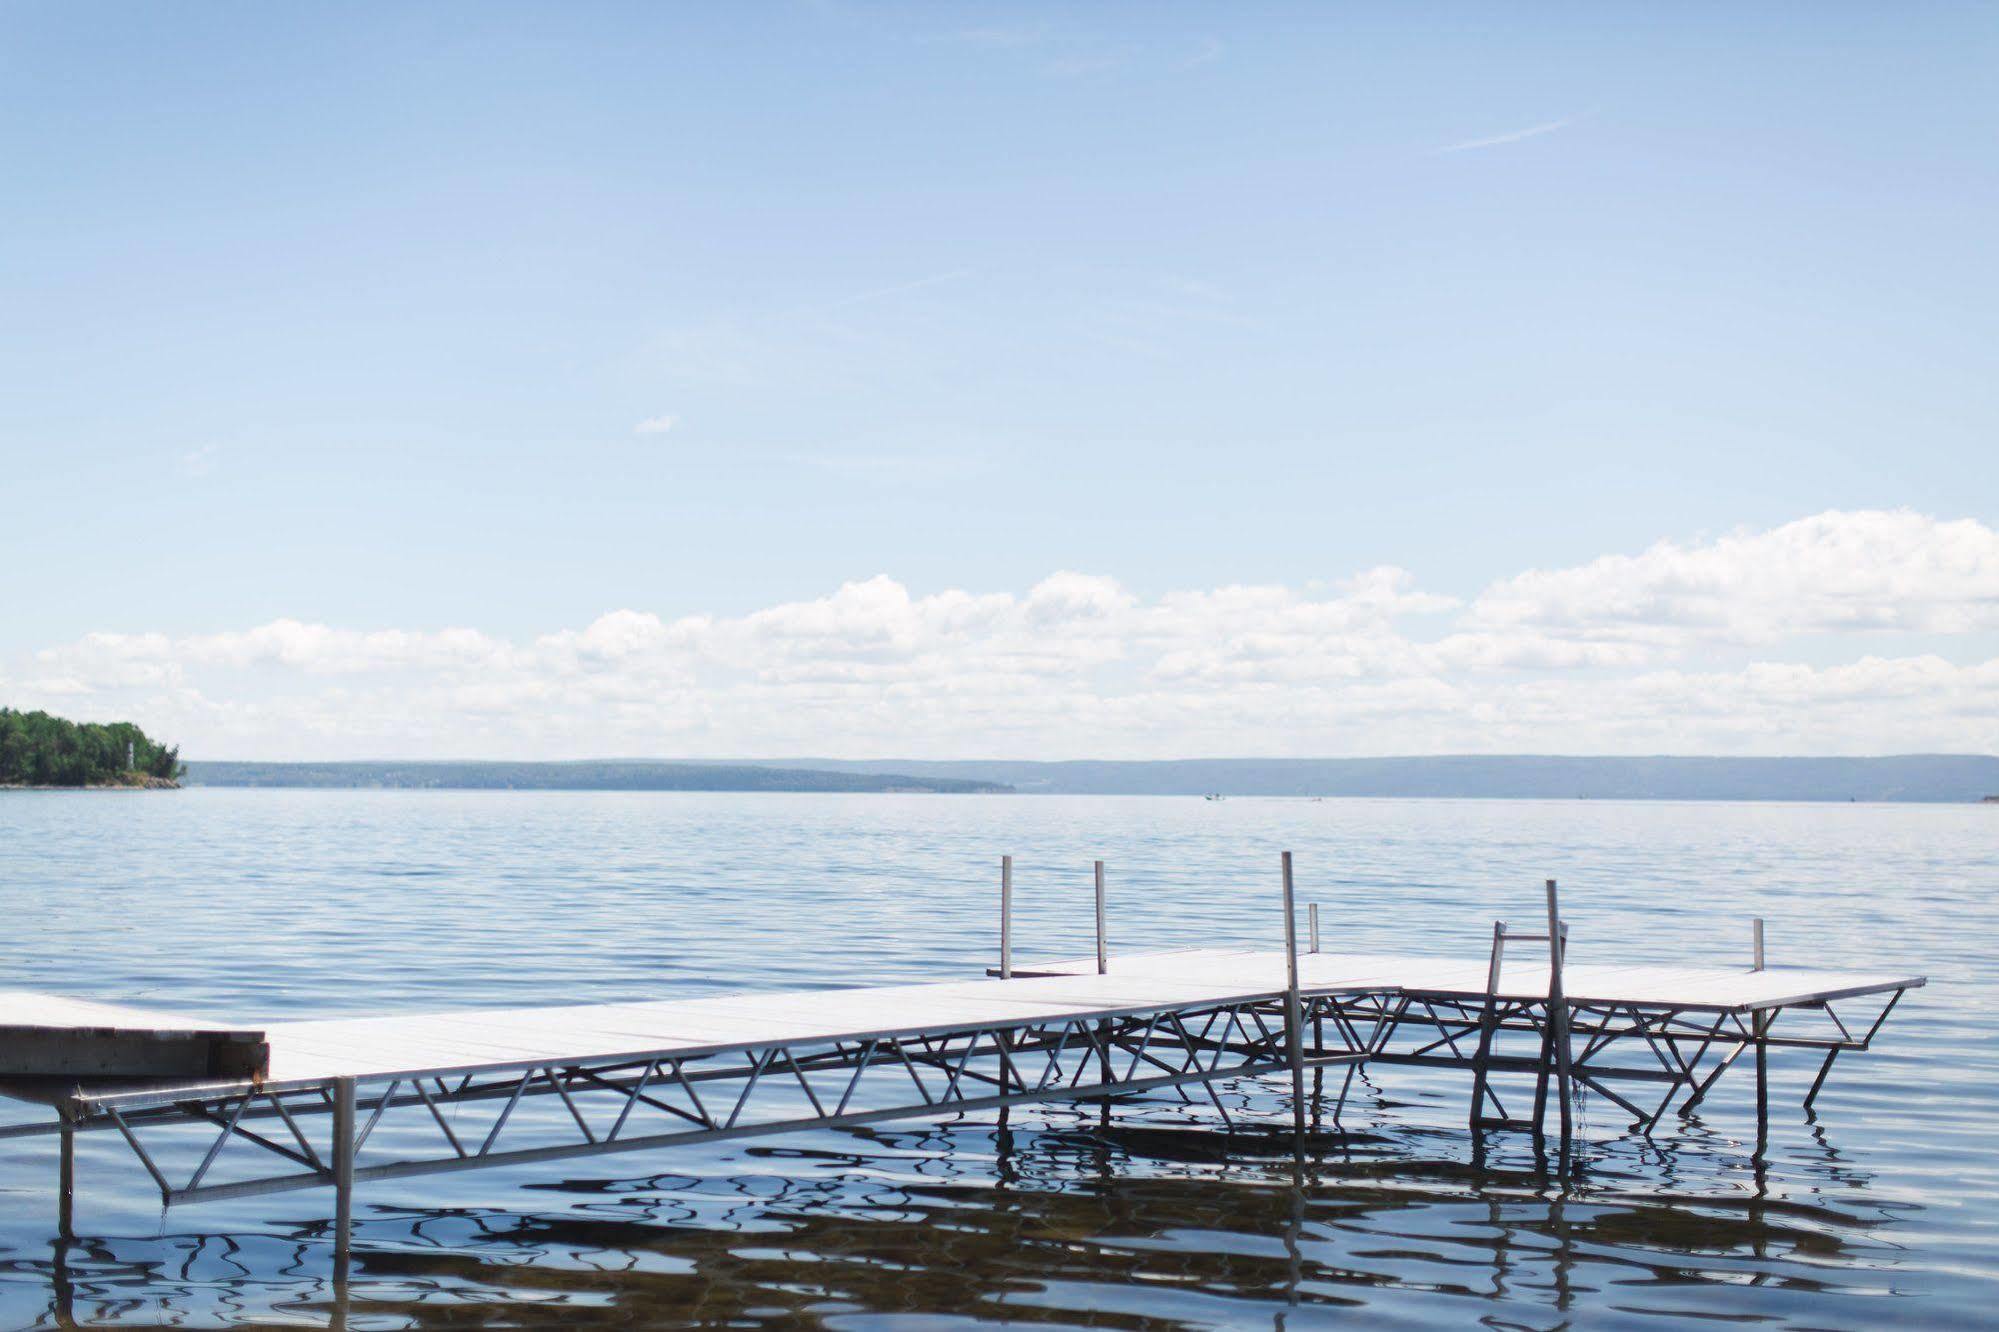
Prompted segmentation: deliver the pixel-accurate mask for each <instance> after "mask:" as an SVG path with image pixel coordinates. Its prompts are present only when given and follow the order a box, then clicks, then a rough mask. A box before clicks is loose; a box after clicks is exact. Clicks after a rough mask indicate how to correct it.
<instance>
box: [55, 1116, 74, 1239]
mask: <svg viewBox="0 0 1999 1332" xmlns="http://www.w3.org/2000/svg"><path fill="white" fill-rule="evenodd" d="M60 1136H61V1143H60V1145H59V1146H58V1149H57V1161H56V1235H57V1236H58V1237H59V1238H61V1239H65V1240H73V1239H75V1238H76V1126H75V1125H74V1124H72V1123H71V1122H70V1118H69V1115H68V1114H67V1113H66V1112H65V1113H64V1114H63V1116H62V1129H61V1131H60Z"/></svg>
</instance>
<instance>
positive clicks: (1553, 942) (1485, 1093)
mask: <svg viewBox="0 0 1999 1332" xmlns="http://www.w3.org/2000/svg"><path fill="white" fill-rule="evenodd" d="M1509 942H1511V943H1546V944H1547V945H1548V1000H1547V1017H1546V1020H1545V1021H1544V1022H1543V1023H1542V1026H1541V1053H1540V1057H1539V1058H1538V1059H1537V1060H1536V1061H1535V1072H1534V1116H1533V1118H1532V1119H1513V1118H1510V1117H1508V1115H1507V1113H1506V1107H1505V1105H1504V1104H1503V1103H1502V1102H1501V1101H1500V1099H1499V1095H1498V1093H1496V1092H1494V1091H1493V1089H1492V1059H1493V1053H1492V1047H1493V1044H1494V1042H1495V1041H1496V1040H1497V1038H1498V1035H1499V1029H1500V1025H1501V1022H1502V1019H1503V1016H1504V1015H1503V1014H1502V1012H1501V1009H1500V999H1499V985H1500V970H1501V968H1502V967H1503V966H1504V964H1505V959H1506V945H1507V944H1508V943H1509ZM1568 951H1569V926H1568V923H1567V922H1566V921H1564V920H1563V919H1562V918H1561V906H1560V903H1559V901H1558V899H1557V896H1556V891H1555V881H1554V880H1553V879H1550V880H1548V925H1547V931H1546V932H1545V933H1542V934H1517V933H1514V932H1512V931H1510V930H1508V929H1507V927H1506V922H1505V921H1503V920H1495V921H1494V922H1492V960H1491V962H1490V963H1489V964H1488V966H1487V968H1486V973H1485V1004H1484V1006H1483V1007H1482V1008H1481V1009H1480V1011H1479V1021H1478V1052H1477V1053H1476V1054H1475V1055H1473V1056H1472V1102H1471V1127H1472V1131H1473V1132H1478V1131H1480V1130H1482V1129H1512V1130H1516V1131H1520V1130H1524V1131H1526V1132H1529V1133H1532V1134H1534V1135H1535V1136H1536V1137H1539V1136H1540V1135H1541V1131H1542V1129H1541V1125H1542V1122H1543V1120H1544V1119H1545V1117H1546V1114H1547V1109H1548V1082H1549V1079H1550V1077H1551V1076H1552V1078H1553V1079H1554V1082H1555V1087H1556V1097H1557V1100H1558V1103H1559V1105H1560V1108H1561V1121H1562V1141H1563V1142H1564V1143H1566V1142H1568V1140H1569V1135H1570V1131H1571V1124H1570V1117H1569V1116H1570V1111H1569V1088H1570V1067H1569V1003H1568V995H1567V993H1566V992H1565V991H1564V990H1563V988H1562V968H1563V964H1564V963H1565V962H1566V960H1567V957H1568ZM1523 1007H1525V1006H1523ZM1488 1101H1490V1102H1491V1104H1492V1109H1493V1110H1494V1111H1495V1112H1496V1113H1494V1114H1487V1113H1486V1103H1487V1102H1488Z"/></svg>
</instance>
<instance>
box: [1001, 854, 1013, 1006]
mask: <svg viewBox="0 0 1999 1332" xmlns="http://www.w3.org/2000/svg"><path fill="white" fill-rule="evenodd" d="M1000 979H1001V980H1011V979H1013V857H1012V856H1001V857H1000Z"/></svg>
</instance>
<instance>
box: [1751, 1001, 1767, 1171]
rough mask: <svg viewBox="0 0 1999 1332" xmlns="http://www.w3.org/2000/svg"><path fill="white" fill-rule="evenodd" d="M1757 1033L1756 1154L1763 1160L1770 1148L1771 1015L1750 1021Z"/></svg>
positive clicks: (1760, 1014)
mask: <svg viewBox="0 0 1999 1332" xmlns="http://www.w3.org/2000/svg"><path fill="white" fill-rule="evenodd" d="M1750 1029H1751V1030H1752V1031H1754V1032H1755V1033H1756V1152H1755V1159H1757V1160H1759V1161H1760V1160H1762V1159H1763V1153H1764V1152H1765V1151H1766V1150H1768V1148H1769V1146H1770V1054H1769V1051H1770V1046H1769V1036H1770V1014H1768V1013H1758V1014H1756V1016H1755V1017H1753V1018H1751V1019H1750Z"/></svg>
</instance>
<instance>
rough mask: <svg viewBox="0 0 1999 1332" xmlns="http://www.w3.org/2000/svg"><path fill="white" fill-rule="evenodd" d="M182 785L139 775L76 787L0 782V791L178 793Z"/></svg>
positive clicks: (160, 778) (86, 783) (84, 783)
mask: <svg viewBox="0 0 1999 1332" xmlns="http://www.w3.org/2000/svg"><path fill="white" fill-rule="evenodd" d="M180 789H181V784H180V783H179V782H177V781H174V780H173V779H171V778H168V777H152V776H148V775H146V774H144V773H140V774H137V775H135V776H134V777H133V779H132V780H131V781H115V782H81V783H78V784H77V785H74V786H63V785H58V784H54V783H31V782H0V791H178V790H180Z"/></svg>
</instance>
